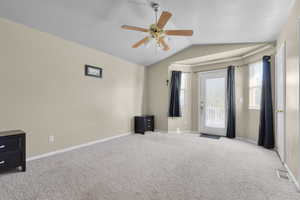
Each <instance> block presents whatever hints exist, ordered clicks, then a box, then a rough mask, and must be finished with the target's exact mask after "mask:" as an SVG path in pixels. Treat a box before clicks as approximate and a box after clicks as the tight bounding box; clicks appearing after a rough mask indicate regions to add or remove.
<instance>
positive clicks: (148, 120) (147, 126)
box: [134, 115, 154, 134]
mask: <svg viewBox="0 0 300 200" xmlns="http://www.w3.org/2000/svg"><path fill="white" fill-rule="evenodd" d="M134 131H135V133H142V134H145V132H146V131H154V116H153V115H145V116H136V117H134Z"/></svg>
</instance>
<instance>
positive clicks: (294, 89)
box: [277, 0, 300, 182]
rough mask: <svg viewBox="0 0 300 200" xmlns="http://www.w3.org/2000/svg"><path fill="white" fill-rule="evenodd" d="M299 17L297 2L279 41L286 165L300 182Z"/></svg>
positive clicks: (298, 2)
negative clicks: (283, 60)
mask: <svg viewBox="0 0 300 200" xmlns="http://www.w3.org/2000/svg"><path fill="white" fill-rule="evenodd" d="M299 17H300V1H299V0H296V1H295V5H294V7H293V8H292V10H291V12H290V16H289V18H288V21H287V23H286V24H285V25H284V27H283V29H282V31H281V33H280V35H279V37H278V41H277V46H278V47H280V46H281V45H282V44H283V43H284V42H286V132H285V133H286V145H285V146H286V163H287V165H288V167H289V168H290V169H291V171H292V172H293V174H294V175H295V176H296V177H297V179H298V182H300V141H299V140H300V138H299V54H300V52H299V32H300V31H299Z"/></svg>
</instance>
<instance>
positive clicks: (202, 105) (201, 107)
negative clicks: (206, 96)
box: [200, 101, 205, 110]
mask: <svg viewBox="0 0 300 200" xmlns="http://www.w3.org/2000/svg"><path fill="white" fill-rule="evenodd" d="M204 105H205V104H204V101H200V109H201V110H203V108H204Z"/></svg>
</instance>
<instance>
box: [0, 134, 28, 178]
mask: <svg viewBox="0 0 300 200" xmlns="http://www.w3.org/2000/svg"><path fill="white" fill-rule="evenodd" d="M17 167H22V171H26V135H25V133H24V132H23V131H20V130H15V131H5V132H0V172H2V171H4V170H6V169H13V168H17Z"/></svg>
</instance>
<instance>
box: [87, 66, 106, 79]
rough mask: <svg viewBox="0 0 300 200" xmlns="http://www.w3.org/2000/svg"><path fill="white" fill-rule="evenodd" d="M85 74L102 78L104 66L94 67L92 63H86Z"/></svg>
mask: <svg viewBox="0 0 300 200" xmlns="http://www.w3.org/2000/svg"><path fill="white" fill-rule="evenodd" d="M85 75H86V76H93V77H96V78H102V68H100V67H94V66H91V65H85Z"/></svg>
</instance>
